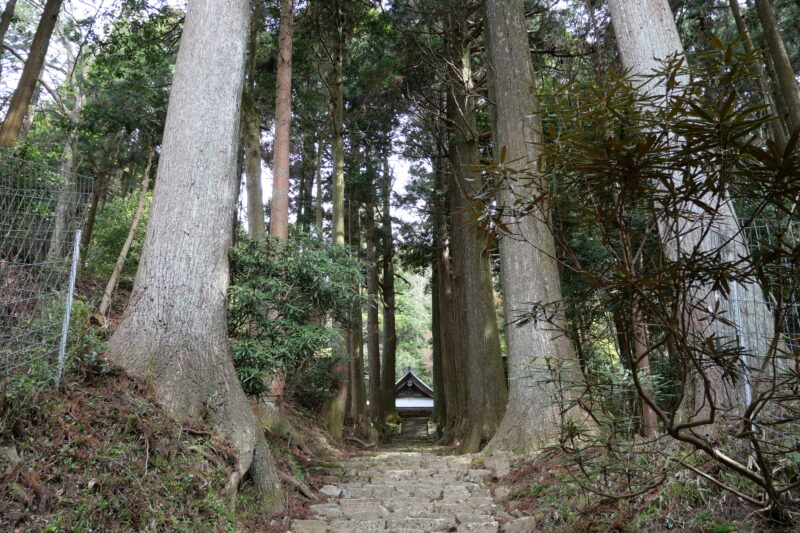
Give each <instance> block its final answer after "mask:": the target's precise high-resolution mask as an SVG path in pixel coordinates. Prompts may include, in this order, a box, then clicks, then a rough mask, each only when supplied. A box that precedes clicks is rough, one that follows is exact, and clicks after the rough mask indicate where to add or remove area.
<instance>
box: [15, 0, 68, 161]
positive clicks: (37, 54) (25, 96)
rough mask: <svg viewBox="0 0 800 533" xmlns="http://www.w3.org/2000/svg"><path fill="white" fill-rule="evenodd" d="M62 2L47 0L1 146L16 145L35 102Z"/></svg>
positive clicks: (18, 85) (16, 92) (18, 84)
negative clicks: (27, 115) (33, 100)
mask: <svg viewBox="0 0 800 533" xmlns="http://www.w3.org/2000/svg"><path fill="white" fill-rule="evenodd" d="M62 2H63V0H47V3H46V4H45V5H44V11H43V12H42V17H41V18H40V19H39V25H38V26H37V27H36V33H35V34H34V36H33V42H32V43H31V49H30V51H29V52H28V59H27V60H26V61H25V67H24V68H23V69H22V76H21V77H20V79H19V82H18V83H17V88H16V90H15V91H14V95H13V96H12V97H11V102H10V103H9V104H8V113H7V114H6V118H5V119H4V120H3V125H2V127H0V147H3V148H10V147H12V146H14V145H15V144H16V142H17V139H18V138H19V132H20V129H21V128H22V122H23V120H24V119H25V115H26V114H27V112H28V106H29V105H30V103H31V97H32V96H33V89H34V87H36V82H37V80H38V79H39V75H40V74H41V73H42V66H43V65H44V60H45V57H46V56H47V48H48V47H49V46H50V36H51V35H52V34H53V28H55V26H56V21H57V20H58V13H59V11H60V10H61V4H62Z"/></svg>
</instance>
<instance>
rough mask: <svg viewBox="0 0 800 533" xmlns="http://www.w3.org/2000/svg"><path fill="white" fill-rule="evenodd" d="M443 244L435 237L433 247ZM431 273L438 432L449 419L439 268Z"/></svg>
mask: <svg viewBox="0 0 800 533" xmlns="http://www.w3.org/2000/svg"><path fill="white" fill-rule="evenodd" d="M439 246H441V239H440V238H439V237H438V236H435V237H434V241H433V248H434V250H437V249H438V248H439ZM432 270H433V272H432V273H431V338H432V339H431V344H432V351H433V353H432V359H433V396H434V398H433V413H431V421H432V422H433V423H434V424H436V429H437V433H441V431H442V427H443V425H444V424H445V423H446V420H447V404H446V402H445V394H444V375H443V374H442V364H443V360H442V317H441V311H440V309H441V306H440V305H439V299H440V296H439V291H440V290H441V286H440V283H439V269H438V268H436V265H433V269H432Z"/></svg>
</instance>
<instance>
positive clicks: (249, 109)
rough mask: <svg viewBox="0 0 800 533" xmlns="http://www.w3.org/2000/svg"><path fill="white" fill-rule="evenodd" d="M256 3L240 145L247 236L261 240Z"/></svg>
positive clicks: (263, 232)
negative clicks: (243, 176) (256, 77)
mask: <svg viewBox="0 0 800 533" xmlns="http://www.w3.org/2000/svg"><path fill="white" fill-rule="evenodd" d="M258 6H260V4H258ZM258 6H257V7H255V8H254V9H253V15H252V20H251V22H250V38H249V41H248V52H247V80H246V81H245V86H244V91H243V94H242V116H243V118H244V128H243V133H244V135H243V137H244V139H243V141H244V142H243V144H244V154H245V156H244V157H245V180H246V188H247V235H248V237H250V238H251V239H253V240H259V239H263V238H264V235H266V232H267V229H266V223H265V222H264V196H263V191H262V190H261V115H260V114H259V112H258V108H257V106H256V98H255V76H256V63H257V61H256V59H257V55H258V38H259V33H260V32H261V16H262V10H261V8H260V7H258ZM237 218H238V217H237ZM270 222H272V221H270Z"/></svg>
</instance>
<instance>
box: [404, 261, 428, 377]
mask: <svg viewBox="0 0 800 533" xmlns="http://www.w3.org/2000/svg"><path fill="white" fill-rule="evenodd" d="M397 281H398V282H397V284H396V285H395V289H396V305H397V311H396V313H395V321H396V322H395V325H396V328H397V341H398V342H397V360H396V361H397V362H396V367H395V379H399V378H400V377H401V376H402V375H403V374H405V372H406V368H408V367H411V368H412V369H413V370H414V373H416V374H417V376H419V377H420V378H422V380H423V381H425V382H426V383H428V384H432V383H433V376H432V374H431V366H432V361H431V355H432V354H431V297H430V294H426V290H425V277H424V276H421V275H419V274H412V273H407V272H400V275H399V276H398V277H397Z"/></svg>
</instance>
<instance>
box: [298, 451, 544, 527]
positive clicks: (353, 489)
mask: <svg viewBox="0 0 800 533" xmlns="http://www.w3.org/2000/svg"><path fill="white" fill-rule="evenodd" d="M411 450H412V451H407V450H395V449H393V450H388V451H377V452H369V453H367V454H365V455H361V456H358V457H352V458H349V459H346V460H345V461H343V462H342V464H341V466H340V467H339V468H335V469H332V470H331V471H330V473H329V475H328V476H327V477H326V478H325V480H326V482H328V483H329V484H328V485H325V486H324V487H322V489H321V492H322V493H323V494H325V495H327V496H328V497H329V499H328V501H327V503H321V504H318V505H312V506H311V511H312V512H313V513H314V515H315V519H314V520H295V521H293V522H292V523H291V526H290V528H291V529H290V530H291V532H292V533H328V532H331V533H362V532H372V531H392V532H395V533H406V532H409V533H410V532H414V533H419V532H421V531H430V532H434V531H456V532H461V531H469V532H473V533H490V532H491V533H497V532H503V533H526V532H533V531H537V529H536V528H535V527H534V526H535V524H534V521H533V519H532V518H529V517H523V518H515V517H512V516H511V515H509V514H508V513H506V512H505V511H504V510H503V506H502V505H501V504H500V503H499V502H498V501H495V499H496V498H495V497H497V499H498V500H499V499H500V498H501V497H502V496H503V494H502V491H504V490H506V489H504V488H502V487H500V488H498V489H495V493H494V494H493V492H492V489H490V488H489V487H488V486H486V485H485V484H484V480H485V479H486V478H489V477H491V476H496V477H502V476H504V475H506V474H508V471H509V462H508V459H506V458H503V457H492V458H487V459H485V461H484V465H485V467H486V468H476V467H473V464H472V460H471V459H470V458H469V457H465V456H442V455H437V454H436V451H435V450H436V449H435V448H428V449H421V448H419V447H416V448H412V449H411ZM489 468H491V470H490V469H489ZM501 523H502V524H503V525H502V526H501Z"/></svg>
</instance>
